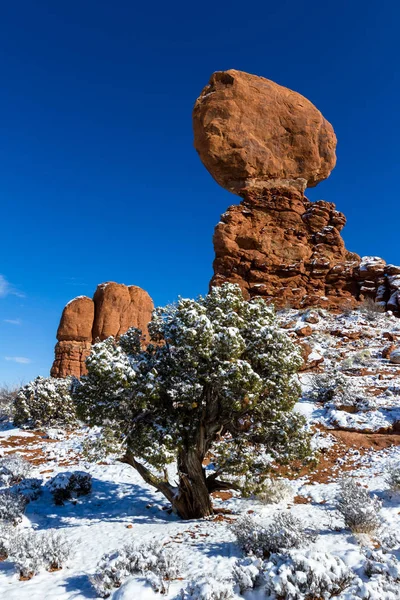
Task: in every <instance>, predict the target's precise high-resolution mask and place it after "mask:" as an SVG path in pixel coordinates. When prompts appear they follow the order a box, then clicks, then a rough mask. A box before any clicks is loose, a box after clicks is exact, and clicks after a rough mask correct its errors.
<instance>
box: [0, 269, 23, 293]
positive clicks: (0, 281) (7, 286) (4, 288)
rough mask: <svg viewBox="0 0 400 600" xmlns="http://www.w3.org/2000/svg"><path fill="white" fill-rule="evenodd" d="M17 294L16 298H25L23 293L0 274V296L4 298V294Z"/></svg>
mask: <svg viewBox="0 0 400 600" xmlns="http://www.w3.org/2000/svg"><path fill="white" fill-rule="evenodd" d="M10 295H11V296H18V298H25V294H22V292H19V291H18V290H17V289H15V287H14V286H13V285H11V283H10V282H9V281H7V279H6V278H5V277H4V275H0V298H5V297H6V296H10Z"/></svg>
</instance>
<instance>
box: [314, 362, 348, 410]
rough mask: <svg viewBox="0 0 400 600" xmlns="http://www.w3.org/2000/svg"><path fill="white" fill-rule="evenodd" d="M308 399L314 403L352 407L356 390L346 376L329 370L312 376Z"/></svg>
mask: <svg viewBox="0 0 400 600" xmlns="http://www.w3.org/2000/svg"><path fill="white" fill-rule="evenodd" d="M310 397H311V398H312V399H313V400H315V401H316V402H323V403H327V402H334V403H335V404H345V405H352V404H354V403H355V399H356V398H355V397H356V390H355V388H354V385H353V384H352V382H351V380H350V379H349V378H348V377H346V375H343V373H340V372H339V371H336V370H329V371H325V373H316V374H315V375H313V376H312V378H311V391H310Z"/></svg>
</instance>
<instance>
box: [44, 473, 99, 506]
mask: <svg viewBox="0 0 400 600" xmlns="http://www.w3.org/2000/svg"><path fill="white" fill-rule="evenodd" d="M47 486H48V488H49V490H50V492H51V494H52V495H53V498H54V503H55V504H58V505H63V504H64V502H65V501H66V500H72V499H75V498H78V497H79V496H86V495H87V494H89V493H90V492H91V491H92V476H91V475H90V474H89V473H85V472H84V471H74V472H72V473H69V472H66V473H58V475H56V476H55V477H53V478H52V479H50V481H49V482H48V483H47Z"/></svg>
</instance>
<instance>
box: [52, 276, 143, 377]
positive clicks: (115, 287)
mask: <svg viewBox="0 0 400 600" xmlns="http://www.w3.org/2000/svg"><path fill="white" fill-rule="evenodd" d="M152 310H153V301H152V299H151V298H150V296H149V294H148V293H147V292H145V291H144V290H142V289H141V288H140V287H137V286H135V285H130V286H126V285H123V284H120V283H114V282H107V283H102V284H100V285H99V286H98V287H97V290H96V292H95V294H94V296H93V300H92V299H91V298H88V297H87V296H79V297H78V298H75V299H74V300H71V302H68V304H67V305H66V307H65V308H64V311H63V313H62V316H61V321H60V325H59V327H58V330H57V340H58V342H57V344H56V347H55V360H54V363H53V366H52V368H51V376H52V377H66V376H67V375H75V376H76V377H80V376H81V375H84V374H85V373H86V367H85V360H86V358H87V356H88V355H89V353H90V348H91V345H92V343H94V342H95V341H96V340H104V339H106V338H107V337H109V336H111V335H112V336H114V337H118V336H120V335H121V334H123V333H125V332H126V331H127V330H128V329H129V327H137V328H138V329H141V330H142V332H143V334H144V336H146V335H147V324H148V323H149V321H150V319H151V313H152ZM144 339H145V337H144Z"/></svg>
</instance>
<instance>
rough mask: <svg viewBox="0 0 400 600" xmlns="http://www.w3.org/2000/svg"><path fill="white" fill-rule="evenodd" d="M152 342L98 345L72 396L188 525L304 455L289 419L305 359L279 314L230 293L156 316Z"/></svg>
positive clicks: (131, 335) (295, 423) (130, 338)
mask: <svg viewBox="0 0 400 600" xmlns="http://www.w3.org/2000/svg"><path fill="white" fill-rule="evenodd" d="M149 335H150V340H151V344H150V345H149V346H148V347H147V348H146V349H145V350H141V349H140V343H139V341H140V331H138V330H135V329H131V330H129V332H128V333H127V334H126V335H124V336H121V337H120V339H119V341H118V342H117V341H115V340H114V339H112V338H109V339H107V340H105V341H104V342H100V343H98V344H96V345H95V346H94V347H93V350H92V354H91V355H90V356H89V358H88V359H87V363H86V364H87V370H88V374H87V375H85V376H84V377H82V379H81V381H80V382H79V383H78V384H77V385H76V387H75V390H74V396H75V399H76V401H77V404H78V411H79V414H80V416H81V418H83V419H84V420H85V421H86V422H87V423H88V424H89V425H103V426H105V428H106V431H108V432H110V431H112V432H113V437H114V438H115V439H117V440H118V441H119V443H121V444H122V445H123V446H124V451H125V459H124V460H125V461H126V462H127V463H129V464H130V465H131V466H132V467H134V468H135V469H136V470H137V471H138V473H140V475H141V476H142V477H143V479H144V480H145V481H146V482H147V483H148V484H150V485H151V486H153V487H155V488H156V489H157V490H159V491H160V492H162V493H163V494H164V496H165V497H166V498H167V499H168V500H169V501H170V502H171V504H172V505H173V507H174V509H175V510H176V511H177V512H178V513H179V515H180V516H181V517H182V518H185V519H188V518H198V517H204V516H208V515H210V514H212V511H213V509H212V504H211V498H210V494H211V493H212V492H214V491H218V490H226V489H242V490H244V491H246V492H251V491H252V490H254V489H255V488H256V487H257V486H259V485H260V483H261V482H262V481H263V479H264V478H265V477H266V475H267V473H268V470H269V468H270V466H271V462H272V461H274V460H276V461H278V462H285V463H287V462H288V461H290V460H292V459H294V458H296V459H297V458H300V459H302V458H305V457H306V456H307V455H308V453H309V442H308V438H307V435H306V434H305V432H304V419H303V418H302V417H301V416H300V415H299V414H297V413H295V412H293V411H292V409H293V406H294V404H295V402H296V400H297V399H298V397H299V394H300V390H299V385H298V383H297V380H296V377H295V374H296V372H297V370H298V368H299V366H300V364H301V357H300V354H299V352H298V350H297V348H296V346H295V345H294V344H293V343H292V341H291V340H290V338H289V337H288V336H287V334H285V333H284V332H282V331H281V330H280V329H279V327H278V325H277V322H276V320H275V314H274V309H273V307H271V306H269V305H267V304H266V303H265V302H264V301H263V300H262V299H254V300H251V301H250V302H247V301H245V300H244V298H243V295H242V293H241V291H240V288H239V287H238V286H236V285H232V284H225V285H223V286H221V287H218V288H217V287H215V288H213V289H212V290H211V292H210V293H209V294H208V295H207V296H205V297H200V298H199V299H197V300H191V299H180V300H179V301H178V302H177V303H176V304H174V305H169V306H166V307H164V308H158V309H156V310H155V311H154V313H153V317H152V320H151V322H150V324H149ZM105 437H106V438H107V439H108V440H109V439H110V437H109V435H108V434H107V435H106V436H105ZM206 459H207V460H208V462H209V464H208V465H207V466H205V460H206ZM170 463H175V465H176V472H177V475H176V481H173V482H171V481H170V477H169V476H168V472H167V466H168V465H169V464H170Z"/></svg>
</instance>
